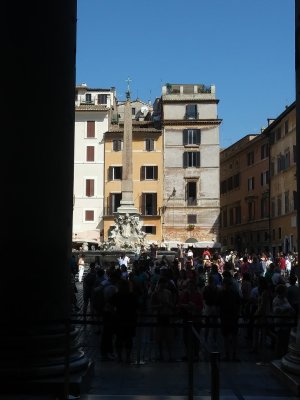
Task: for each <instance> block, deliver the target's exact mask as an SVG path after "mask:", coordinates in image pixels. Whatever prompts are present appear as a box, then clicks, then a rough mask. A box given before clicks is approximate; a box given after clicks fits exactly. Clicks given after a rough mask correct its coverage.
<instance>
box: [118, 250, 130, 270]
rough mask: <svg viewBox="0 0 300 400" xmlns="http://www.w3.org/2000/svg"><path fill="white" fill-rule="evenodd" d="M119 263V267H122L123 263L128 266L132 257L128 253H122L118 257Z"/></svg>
mask: <svg viewBox="0 0 300 400" xmlns="http://www.w3.org/2000/svg"><path fill="white" fill-rule="evenodd" d="M118 263H119V267H121V265H126V267H128V264H129V263H130V258H129V257H128V256H127V255H126V253H122V254H121V255H120V257H119V258H118Z"/></svg>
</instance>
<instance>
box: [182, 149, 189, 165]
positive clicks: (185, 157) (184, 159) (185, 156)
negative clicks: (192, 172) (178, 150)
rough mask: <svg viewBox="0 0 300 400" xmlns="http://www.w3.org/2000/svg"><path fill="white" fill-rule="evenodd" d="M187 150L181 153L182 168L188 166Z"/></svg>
mask: <svg viewBox="0 0 300 400" xmlns="http://www.w3.org/2000/svg"><path fill="white" fill-rule="evenodd" d="M188 157H189V154H188V152H185V153H183V168H187V166H188Z"/></svg>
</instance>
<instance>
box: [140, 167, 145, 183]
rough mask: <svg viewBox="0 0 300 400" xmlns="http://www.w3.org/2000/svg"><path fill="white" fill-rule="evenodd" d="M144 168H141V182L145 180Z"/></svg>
mask: <svg viewBox="0 0 300 400" xmlns="http://www.w3.org/2000/svg"><path fill="white" fill-rule="evenodd" d="M145 168H146V167H144V166H141V181H144V180H145Z"/></svg>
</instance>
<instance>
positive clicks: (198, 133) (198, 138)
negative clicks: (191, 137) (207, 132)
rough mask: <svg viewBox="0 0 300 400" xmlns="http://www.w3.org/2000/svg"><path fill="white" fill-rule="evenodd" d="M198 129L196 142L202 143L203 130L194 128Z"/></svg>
mask: <svg viewBox="0 0 300 400" xmlns="http://www.w3.org/2000/svg"><path fill="white" fill-rule="evenodd" d="M194 130H195V131H196V143H195V144H200V143H201V130H200V129H194Z"/></svg>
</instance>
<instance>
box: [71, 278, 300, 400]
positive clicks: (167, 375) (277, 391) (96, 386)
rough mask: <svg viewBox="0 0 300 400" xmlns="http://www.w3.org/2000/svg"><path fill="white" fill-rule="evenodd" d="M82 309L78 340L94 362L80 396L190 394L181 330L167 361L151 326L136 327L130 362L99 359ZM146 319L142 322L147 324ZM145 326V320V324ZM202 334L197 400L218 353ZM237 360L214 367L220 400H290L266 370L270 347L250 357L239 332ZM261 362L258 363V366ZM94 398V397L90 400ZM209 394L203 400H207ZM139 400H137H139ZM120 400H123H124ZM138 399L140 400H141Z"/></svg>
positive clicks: (96, 337) (94, 333)
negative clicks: (161, 357)
mask: <svg viewBox="0 0 300 400" xmlns="http://www.w3.org/2000/svg"><path fill="white" fill-rule="evenodd" d="M77 286H78V294H77V298H78V304H79V307H80V309H81V310H82V284H79V283H77ZM80 312H81V311H79V312H78V314H77V315H74V317H75V318H76V321H77V323H76V326H77V328H78V339H79V342H80V345H81V347H82V348H83V350H84V352H85V354H86V355H87V357H88V358H90V359H91V360H92V361H93V363H94V368H93V371H92V374H91V379H90V383H89V386H88V387H87V388H86V389H85V392H84V393H83V394H82V397H81V398H83V399H85V400H93V399H94V400H96V399H97V398H98V397H97V396H102V397H103V396H106V397H107V396H109V398H110V400H113V396H120V395H122V396H131V397H130V398H131V399H132V398H133V396H187V395H188V393H189V386H188V383H189V374H188V372H189V371H188V364H187V362H186V361H184V360H183V356H184V355H185V349H184V345H183V340H182V329H181V327H179V326H178V327H176V328H175V331H174V333H175V341H174V346H173V349H174V353H173V358H174V359H173V361H172V362H166V361H164V362H162V361H159V360H158V348H157V344H156V341H155V335H154V328H153V327H150V326H140V327H138V329H137V335H136V337H135V341H134V349H133V357H132V363H131V364H130V365H129V364H125V363H118V362H117V361H103V360H101V356H100V351H99V347H100V338H101V333H99V328H100V330H101V326H100V327H99V326H98V325H95V324H94V323H93V320H92V318H91V317H88V318H87V323H86V324H84V323H83V318H82V315H81V314H80ZM149 321H150V320H149V319H148V320H146V322H149ZM144 322H145V320H144ZM200 336H201V342H202V346H201V350H200V360H199V362H195V363H194V375H193V381H194V389H193V393H194V395H195V396H200V397H199V398H201V399H206V398H207V399H208V398H211V397H210V396H211V372H212V369H211V363H210V353H211V352H220V353H221V355H222V353H223V343H222V338H221V336H220V334H219V335H218V339H217V342H216V343H214V342H213V341H212V340H209V341H208V343H207V344H205V341H204V339H203V333H201V334H200ZM238 340H239V358H240V362H223V361H221V362H220V363H219V364H218V371H219V382H220V395H221V397H220V398H222V399H225V398H226V399H239V400H243V399H244V400H246V399H247V400H250V399H256V400H259V399H269V400H271V399H275V398H276V400H284V399H289V400H294V399H296V397H295V396H293V393H292V392H291V390H290V389H289V388H288V387H287V385H286V384H285V383H282V382H281V381H280V380H278V379H277V378H276V377H275V375H274V374H273V373H272V371H271V366H270V362H271V361H272V360H274V359H275V356H274V350H273V348H272V347H271V343H267V346H266V347H265V348H264V349H262V350H261V351H260V352H259V353H258V354H255V353H251V352H250V347H251V343H249V341H247V340H246V338H245V330H244V329H243V328H241V329H240V332H239V338H238ZM262 361H263V363H262ZM95 396H96V397H95ZM207 396H208V397H207ZM139 398H140V397H139ZM123 400H126V398H124V399H123ZM141 400H142V399H141Z"/></svg>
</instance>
